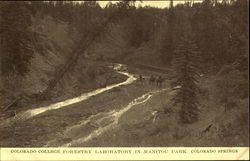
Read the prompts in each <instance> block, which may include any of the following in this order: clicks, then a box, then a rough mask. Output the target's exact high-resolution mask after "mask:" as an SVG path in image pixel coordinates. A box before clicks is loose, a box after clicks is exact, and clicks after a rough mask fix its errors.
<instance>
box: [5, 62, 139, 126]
mask: <svg viewBox="0 0 250 161" xmlns="http://www.w3.org/2000/svg"><path fill="white" fill-rule="evenodd" d="M122 68H125V66H124V65H122V64H114V66H113V69H114V70H115V71H116V72H117V73H120V74H122V75H125V76H127V77H128V78H127V80H126V81H124V82H121V83H118V84H113V85H109V86H107V87H105V88H99V89H96V90H94V91H91V92H88V93H84V94H82V95H80V96H78V97H75V98H71V99H67V100H64V101H61V102H58V103H54V104H51V105H49V106H44V107H39V108H35V109H30V110H27V111H25V112H22V113H19V114H17V115H16V116H15V117H13V118H11V119H7V120H6V121H4V124H6V123H8V122H10V121H13V120H19V119H21V120H25V119H29V118H32V117H34V116H36V115H39V114H41V113H44V112H46V111H49V110H55V109H59V108H62V107H65V106H69V105H72V104H75V103H79V102H82V101H84V100H87V99H88V98H90V97H92V96H96V95H98V94H101V93H103V92H105V91H108V90H111V89H113V88H115V87H119V86H122V85H128V84H131V83H133V82H134V81H135V80H136V78H135V77H134V76H133V75H132V74H129V73H127V72H124V71H120V70H121V69H122Z"/></svg>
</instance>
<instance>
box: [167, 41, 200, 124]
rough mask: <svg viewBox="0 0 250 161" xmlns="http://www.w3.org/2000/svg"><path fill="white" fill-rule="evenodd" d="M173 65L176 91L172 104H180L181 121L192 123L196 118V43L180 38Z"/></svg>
mask: <svg viewBox="0 0 250 161" xmlns="http://www.w3.org/2000/svg"><path fill="white" fill-rule="evenodd" d="M175 54H176V55H175V60H174V65H175V66H176V67H175V72H176V76H175V78H174V80H173V83H172V86H173V87H178V88H175V90H177V93H176V95H175V97H174V98H173V105H175V106H176V105H180V106H181V110H180V119H181V122H182V123H193V122H196V121H197V120H198V113H199V109H198V99H197V93H198V92H199V88H198V86H197V82H198V80H197V77H199V73H198V72H197V71H198V69H197V60H198V59H197V56H198V55H199V51H198V47H197V45H196V44H195V43H194V42H193V41H190V40H188V39H182V40H181V42H180V44H179V45H178V46H177V49H176V50H175Z"/></svg>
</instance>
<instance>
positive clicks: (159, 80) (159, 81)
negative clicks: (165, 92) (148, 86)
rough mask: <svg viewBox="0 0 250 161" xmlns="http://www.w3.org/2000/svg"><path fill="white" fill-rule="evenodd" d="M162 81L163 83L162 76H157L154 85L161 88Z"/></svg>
mask: <svg viewBox="0 0 250 161" xmlns="http://www.w3.org/2000/svg"><path fill="white" fill-rule="evenodd" d="M162 83H163V78H162V77H161V76H159V77H158V78H157V80H156V86H157V87H160V88H161V87H162Z"/></svg>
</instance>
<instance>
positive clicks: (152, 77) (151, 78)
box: [149, 75, 155, 84]
mask: <svg viewBox="0 0 250 161" xmlns="http://www.w3.org/2000/svg"><path fill="white" fill-rule="evenodd" d="M154 83H155V77H154V76H153V75H151V77H150V78H149V84H154Z"/></svg>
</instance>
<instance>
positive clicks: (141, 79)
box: [139, 74, 144, 83]
mask: <svg viewBox="0 0 250 161" xmlns="http://www.w3.org/2000/svg"><path fill="white" fill-rule="evenodd" d="M139 82H141V83H143V82H144V78H143V76H142V75H141V74H140V75H139Z"/></svg>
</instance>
